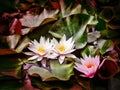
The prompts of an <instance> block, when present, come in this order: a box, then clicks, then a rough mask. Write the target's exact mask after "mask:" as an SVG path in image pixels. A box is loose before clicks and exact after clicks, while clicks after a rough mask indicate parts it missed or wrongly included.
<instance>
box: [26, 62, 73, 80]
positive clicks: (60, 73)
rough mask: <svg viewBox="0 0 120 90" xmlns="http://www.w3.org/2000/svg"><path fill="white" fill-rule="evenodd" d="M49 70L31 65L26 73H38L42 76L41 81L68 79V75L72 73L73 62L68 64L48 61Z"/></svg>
mask: <svg viewBox="0 0 120 90" xmlns="http://www.w3.org/2000/svg"><path fill="white" fill-rule="evenodd" d="M50 66H51V67H50V68H51V70H50V71H49V70H47V69H45V68H42V67H38V66H32V67H31V68H30V69H29V70H28V73H29V74H30V75H33V74H38V75H40V77H41V78H42V81H49V80H55V79H59V80H63V81H66V80H69V79H70V76H71V75H73V74H74V73H73V66H74V64H73V63H70V64H59V62H58V61H51V62H50Z"/></svg>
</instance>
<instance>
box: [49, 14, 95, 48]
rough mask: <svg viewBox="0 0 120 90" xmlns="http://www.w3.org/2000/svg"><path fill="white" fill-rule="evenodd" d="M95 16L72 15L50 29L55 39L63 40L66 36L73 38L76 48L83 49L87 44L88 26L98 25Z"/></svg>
mask: <svg viewBox="0 0 120 90" xmlns="http://www.w3.org/2000/svg"><path fill="white" fill-rule="evenodd" d="M96 23H97V22H95V19H94V16H89V15H86V14H77V15H71V16H69V17H66V18H62V19H60V20H58V21H57V22H56V23H55V24H54V25H53V26H52V27H51V29H50V31H49V33H51V34H52V35H53V36H54V37H57V38H61V37H62V36H63V35H64V34H65V35H66V36H67V37H71V36H73V38H74V40H75V44H76V48H78V49H81V48H83V47H85V45H86V44H87V32H86V27H87V25H93V24H96Z"/></svg>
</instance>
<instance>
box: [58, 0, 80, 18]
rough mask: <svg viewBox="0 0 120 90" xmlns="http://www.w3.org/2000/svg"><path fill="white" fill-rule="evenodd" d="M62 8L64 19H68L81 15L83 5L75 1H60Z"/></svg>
mask: <svg viewBox="0 0 120 90" xmlns="http://www.w3.org/2000/svg"><path fill="white" fill-rule="evenodd" d="M70 2H72V3H70ZM60 7H61V14H62V17H68V16H70V15H73V14H79V13H80V11H81V5H80V4H78V3H76V1H73V0H72V1H69V2H68V1H67V0H60Z"/></svg>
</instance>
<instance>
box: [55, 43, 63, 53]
mask: <svg viewBox="0 0 120 90" xmlns="http://www.w3.org/2000/svg"><path fill="white" fill-rule="evenodd" d="M57 49H58V51H60V52H64V51H65V46H64V45H63V44H59V45H58V46H57Z"/></svg>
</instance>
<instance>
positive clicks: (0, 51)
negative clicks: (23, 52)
mask: <svg viewBox="0 0 120 90" xmlns="http://www.w3.org/2000/svg"><path fill="white" fill-rule="evenodd" d="M9 54H16V51H14V50H12V49H0V55H9Z"/></svg>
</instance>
